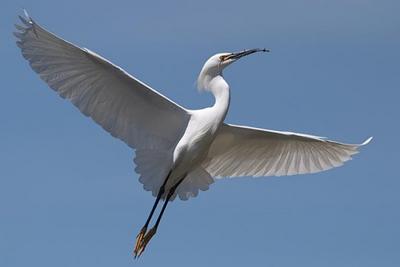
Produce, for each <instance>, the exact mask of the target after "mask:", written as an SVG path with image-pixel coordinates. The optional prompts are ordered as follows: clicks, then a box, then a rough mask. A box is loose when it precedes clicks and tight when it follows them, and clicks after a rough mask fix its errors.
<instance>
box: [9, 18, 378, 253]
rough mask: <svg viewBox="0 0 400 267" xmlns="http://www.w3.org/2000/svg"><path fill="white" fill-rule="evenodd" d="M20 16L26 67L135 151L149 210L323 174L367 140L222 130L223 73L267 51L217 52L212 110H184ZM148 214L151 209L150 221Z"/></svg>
mask: <svg viewBox="0 0 400 267" xmlns="http://www.w3.org/2000/svg"><path fill="white" fill-rule="evenodd" d="M20 18H21V20H22V22H23V24H24V25H23V26H19V25H16V28H17V29H18V32H16V33H15V36H16V37H17V38H18V41H17V44H18V46H19V47H20V48H21V51H22V54H23V56H24V57H25V59H27V60H28V61H29V64H30V65H31V67H32V69H33V70H34V71H35V72H37V73H38V74H39V76H40V78H41V79H42V80H44V81H45V82H46V83H47V84H48V85H49V86H50V87H51V88H52V89H53V90H55V91H56V92H57V93H58V94H59V95H60V96H61V97H63V98H65V99H68V100H70V101H71V102H72V103H73V104H74V105H75V106H76V107H77V108H78V109H79V110H80V111H81V112H82V113H83V114H85V115H86V116H89V117H91V118H92V119H93V120H94V121H96V122H97V123H98V124H100V125H101V126H102V127H103V128H104V129H105V130H106V131H108V132H109V133H110V134H111V135H113V136H114V137H117V138H119V139H121V140H122V141H124V142H125V143H126V144H127V145H129V146H130V147H131V148H133V149H135V150H136V157H135V160H134V161H135V163H136V165H137V167H136V169H135V170H136V171H137V172H138V173H139V174H140V178H139V181H140V182H141V183H143V187H144V189H146V190H149V191H152V193H153V195H154V196H158V197H157V200H156V203H155V206H156V205H157V203H158V200H159V199H160V198H164V199H166V200H167V201H166V203H167V202H168V200H173V199H174V198H175V196H176V195H178V196H179V197H180V198H181V199H183V200H186V199H188V198H190V197H195V196H197V194H198V192H199V190H203V191H204V190H207V189H208V188H209V186H210V184H212V183H213V182H214V178H223V177H238V176H254V177H258V176H272V175H274V176H280V175H293V174H303V173H314V172H319V171H324V170H328V169H330V168H333V167H337V166H340V165H342V164H343V162H345V161H347V160H349V159H351V156H352V155H353V154H355V153H357V150H358V148H359V147H360V146H361V145H365V144H367V143H368V142H369V141H370V140H371V138H369V139H368V140H366V141H365V142H364V143H363V144H361V145H351V144H342V143H338V142H334V141H329V140H325V139H323V138H320V137H316V136H312V135H306V134H298V133H291V132H279V131H271V130H265V129H257V128H251V127H246V126H236V125H230V124H225V123H224V122H223V121H224V119H225V116H226V113H227V111H228V109H229V103H230V89H229V85H228V84H227V83H226V81H225V80H224V78H223V75H222V71H223V69H224V68H225V67H227V66H228V65H230V64H231V63H233V62H235V61H237V60H238V59H239V58H241V57H243V56H247V55H249V54H252V53H255V52H260V51H264V52H266V50H265V49H263V50H261V49H252V50H245V51H242V52H239V53H220V54H217V55H214V56H212V57H211V58H210V59H208V60H207V62H206V63H205V64H204V66H203V69H202V71H201V73H200V75H199V78H198V86H199V88H201V89H203V90H206V91H209V92H211V93H212V94H213V95H214V97H215V104H214V105H213V106H212V107H208V108H205V109H201V110H189V109H186V108H183V107H181V106H179V105H178V104H176V103H174V102H172V101H171V100H169V99H168V98H166V97H164V96H163V95H161V94H160V93H158V92H157V91H155V90H154V89H152V88H151V87H150V86H148V85H146V84H145V83H143V82H141V81H139V80H138V79H136V78H135V77H133V76H131V75H129V74H128V73H127V72H125V71H124V70H123V69H121V68H120V67H118V66H116V65H114V64H112V63H111V62H109V61H108V60H106V59H104V58H103V57H101V56H99V55H97V54H96V53H94V52H92V51H90V50H89V49H86V48H79V47H77V46H76V45H74V44H72V43H69V42H67V41H65V40H63V39H61V38H59V37H57V36H55V35H54V34H52V33H50V32H48V31H47V30H45V29H44V28H42V27H41V26H39V25H38V24H37V23H35V22H34V21H33V20H32V19H31V18H30V17H29V16H28V15H27V14H26V18H22V17H20ZM175 189H176V190H175ZM169 194H170V195H169ZM165 206H166V204H164V207H163V210H162V212H161V215H162V213H163V211H164V209H165ZM153 212H154V207H153V210H152V212H151V214H150V216H149V219H148V221H149V220H150V218H151V216H152V214H153ZM161 215H160V217H159V219H160V218H161ZM158 223H159V220H158V221H157V223H156V226H155V228H157V226H158ZM147 225H148V222H146V224H145V227H143V229H142V231H141V233H139V235H138V239H137V245H136V248H135V255H140V254H141V253H142V252H143V250H144V248H145V246H146V244H147V243H148V241H149V240H150V238H151V236H152V235H153V234H154V233H155V231H154V233H153V232H151V233H148V234H146V236H145V233H146V231H147Z"/></svg>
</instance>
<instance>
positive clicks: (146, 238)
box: [135, 177, 185, 258]
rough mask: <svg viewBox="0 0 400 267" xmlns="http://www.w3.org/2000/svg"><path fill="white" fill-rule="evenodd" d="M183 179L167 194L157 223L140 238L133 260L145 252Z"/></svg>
mask: <svg viewBox="0 0 400 267" xmlns="http://www.w3.org/2000/svg"><path fill="white" fill-rule="evenodd" d="M184 178H185V177H183V178H182V179H180V180H179V182H178V183H176V184H175V185H174V186H173V187H172V188H171V189H170V190H169V192H168V195H167V197H166V198H165V202H164V204H163V206H162V209H161V211H160V215H158V218H157V221H156V223H155V225H154V226H153V227H152V228H151V229H150V230H149V231H148V232H147V233H146V235H145V236H144V237H143V238H142V239H143V241H142V242H140V246H139V247H138V248H137V249H136V248H135V258H136V257H140V255H141V254H142V253H143V251H144V250H145V248H146V246H147V244H148V243H149V241H150V239H151V238H152V237H153V236H154V235H155V234H156V232H157V228H158V225H159V224H160V221H161V217H162V216H163V214H164V211H165V209H166V208H167V205H168V202H169V200H170V199H171V197H172V196H173V195H174V193H175V190H176V188H177V187H178V186H179V185H180V184H181V183H182V181H183V179H184Z"/></svg>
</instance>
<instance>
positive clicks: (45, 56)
mask: <svg viewBox="0 0 400 267" xmlns="http://www.w3.org/2000/svg"><path fill="white" fill-rule="evenodd" d="M20 19H21V21H22V22H23V24H24V25H23V26H20V25H16V28H17V30H18V31H17V32H15V33H14V34H15V36H16V37H17V38H18V41H17V45H18V46H19V47H20V48H21V52H22V55H23V56H24V58H25V59H27V60H28V61H29V64H30V66H31V67H32V69H33V70H34V71H35V72H37V73H38V74H39V75H40V78H41V79H42V80H44V81H45V82H46V83H47V84H48V85H49V86H50V87H51V88H52V89H53V90H55V91H56V92H57V93H58V94H59V95H60V96H61V97H63V98H66V99H68V100H70V101H71V102H72V103H73V104H74V105H75V106H76V107H78V108H79V110H80V111H81V112H82V113H83V114H85V115H86V116H90V117H91V118H92V119H93V120H94V121H96V122H97V123H98V124H100V125H101V126H102V127H103V128H104V129H105V130H106V131H108V132H109V133H110V134H111V135H113V136H115V137H117V138H119V139H121V140H123V141H124V142H125V143H126V144H128V145H129V146H130V147H132V148H154V147H157V148H168V147H171V146H172V145H174V144H175V143H176V142H177V140H179V138H180V136H181V135H182V134H183V132H184V129H185V128H186V125H187V122H188V120H189V115H188V113H187V112H186V110H185V109H184V108H182V107H180V106H179V105H177V104H175V103H174V102H172V101H171V100H169V99H168V98H166V97H164V96H163V95H161V94H159V93H158V92H156V91H155V90H153V89H152V88H150V87H149V86H148V85H146V84H144V83H143V82H141V81H139V80H137V79H136V78H134V77H132V76H131V75H129V74H128V73H127V72H125V71H124V70H123V69H122V68H120V67H118V66H116V65H114V64H112V63H111V62H109V61H108V60H106V59H104V58H103V57H101V56H99V55H97V54H95V53H94V52H92V51H90V50H88V49H85V48H79V47H77V46H75V45H74V44H72V43H69V42H67V41H65V40H63V39H61V38H59V37H57V36H55V35H54V34H52V33H50V32H48V31H47V30H45V29H44V28H42V27H41V26H39V25H38V24H37V23H36V22H34V21H33V20H32V19H31V18H30V17H29V16H27V15H26V19H25V18H23V17H20Z"/></svg>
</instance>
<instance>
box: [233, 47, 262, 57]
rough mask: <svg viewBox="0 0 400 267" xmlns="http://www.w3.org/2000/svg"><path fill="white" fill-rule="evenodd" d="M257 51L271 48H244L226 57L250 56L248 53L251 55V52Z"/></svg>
mask: <svg viewBox="0 0 400 267" xmlns="http://www.w3.org/2000/svg"><path fill="white" fill-rule="evenodd" d="M257 52H269V49H265V48H263V49H260V48H255V49H249V50H243V51H241V52H237V53H232V54H230V55H228V56H227V57H226V59H239V58H241V57H244V56H248V55H251V54H254V53H257Z"/></svg>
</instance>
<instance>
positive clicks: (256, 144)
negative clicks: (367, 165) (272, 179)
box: [203, 124, 372, 177]
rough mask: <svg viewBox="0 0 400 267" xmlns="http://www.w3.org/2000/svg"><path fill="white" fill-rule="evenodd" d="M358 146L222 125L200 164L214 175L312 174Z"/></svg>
mask: <svg viewBox="0 0 400 267" xmlns="http://www.w3.org/2000/svg"><path fill="white" fill-rule="evenodd" d="M371 139H372V138H369V139H367V140H366V141H365V142H364V143H362V144H360V145H355V144H354V145H353V144H342V143H338V142H334V141H330V140H325V139H324V138H321V137H317V136H312V135H307V134H298V133H291V132H280V131H272V130H265V129H257V128H250V127H245V126H237V125H229V124H223V125H222V126H221V128H220V130H219V132H218V135H217V137H216V138H215V140H214V142H213V143H212V145H211V147H210V150H209V153H208V158H207V160H206V161H205V162H204V164H203V167H204V168H205V169H206V170H207V171H208V172H209V173H210V174H211V175H212V176H214V177H237V176H255V177H257V176H281V175H294V174H304V173H315V172H320V171H324V170H328V169H331V168H333V167H338V166H340V165H342V164H343V163H344V162H345V161H348V160H350V159H351V156H352V155H354V154H356V153H358V148H359V147H360V146H363V145H366V144H367V143H368V142H369V141H370V140H371Z"/></svg>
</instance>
